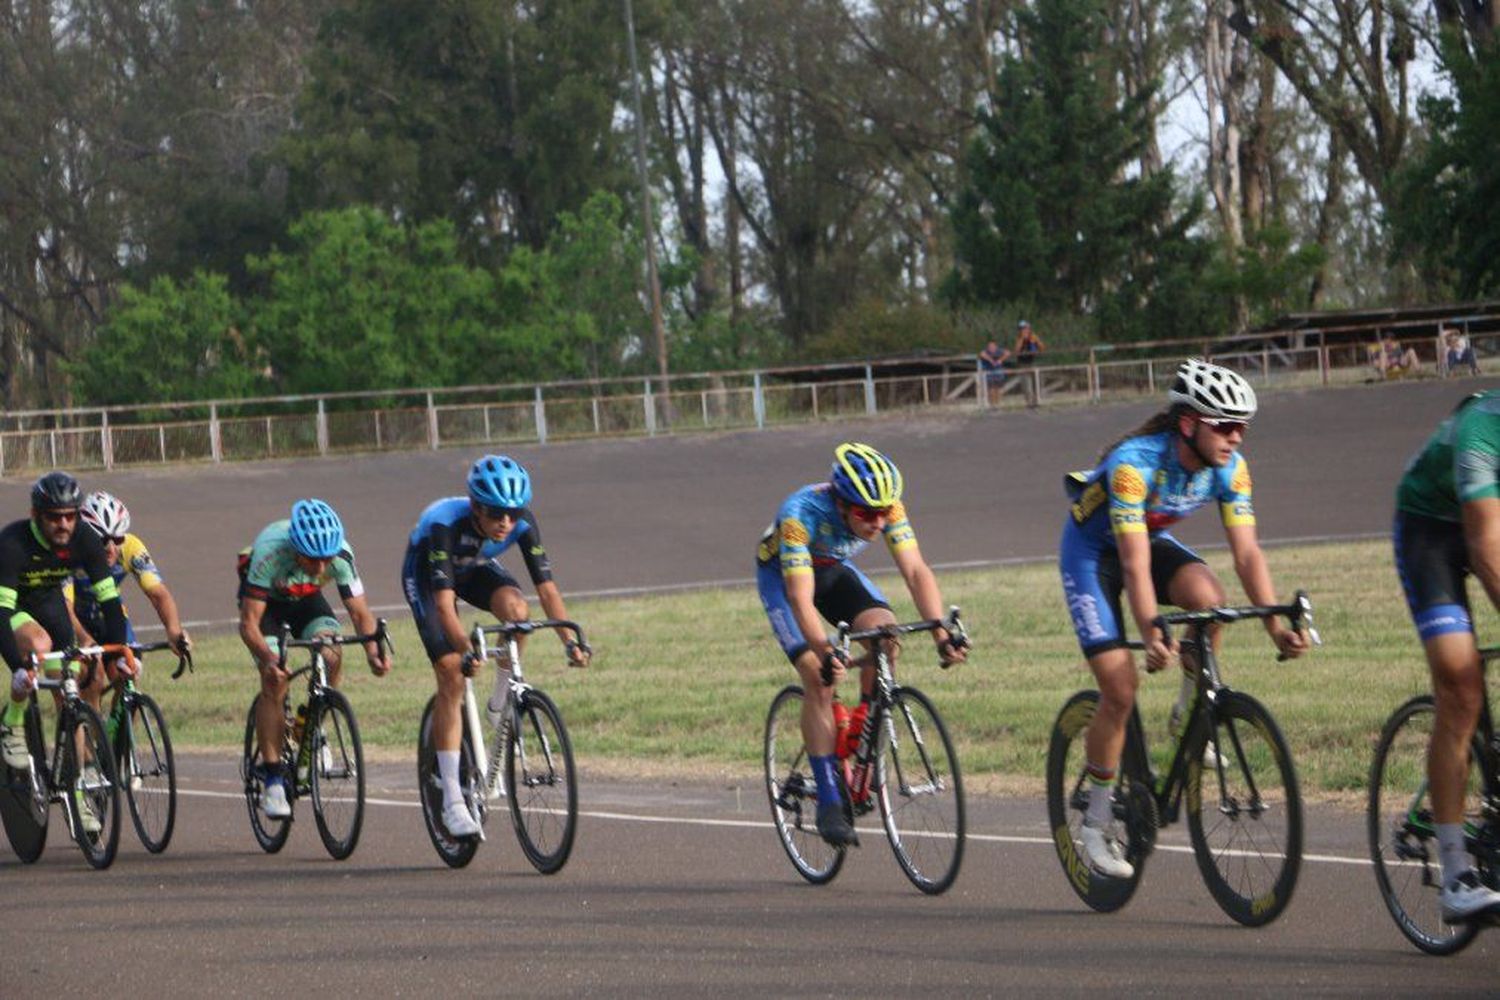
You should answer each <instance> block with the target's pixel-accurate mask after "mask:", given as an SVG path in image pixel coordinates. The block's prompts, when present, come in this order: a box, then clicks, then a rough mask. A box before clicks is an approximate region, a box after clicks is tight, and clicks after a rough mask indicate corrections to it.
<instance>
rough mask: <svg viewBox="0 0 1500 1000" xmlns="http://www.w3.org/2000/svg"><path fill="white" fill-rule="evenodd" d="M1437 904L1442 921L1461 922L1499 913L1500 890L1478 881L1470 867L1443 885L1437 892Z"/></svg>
mask: <svg viewBox="0 0 1500 1000" xmlns="http://www.w3.org/2000/svg"><path fill="white" fill-rule="evenodd" d="M1438 904H1439V905H1440V906H1441V907H1442V908H1443V920H1444V921H1446V922H1447V923H1450V924H1462V923H1467V922H1468V921H1470V920H1474V919H1475V918H1477V917H1484V916H1490V915H1492V914H1497V913H1500V892H1496V891H1495V890H1494V889H1491V888H1490V887H1489V886H1487V885H1485V884H1484V883H1483V882H1482V881H1480V879H1479V873H1478V872H1476V871H1475V870H1474V869H1472V868H1470V869H1469V870H1468V871H1466V872H1464V873H1463V874H1462V875H1460V876H1458V878H1456V879H1454V880H1453V881H1451V882H1449V883H1448V884H1447V885H1445V886H1443V891H1442V892H1440V893H1438Z"/></svg>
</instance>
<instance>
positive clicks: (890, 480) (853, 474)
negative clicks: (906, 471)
mask: <svg viewBox="0 0 1500 1000" xmlns="http://www.w3.org/2000/svg"><path fill="white" fill-rule="evenodd" d="M828 481H829V482H830V483H831V484H832V485H833V492H834V493H835V494H837V495H838V497H839V498H840V499H842V500H845V501H847V502H848V503H854V504H859V505H860V506H861V507H889V506H891V504H893V503H895V502H896V501H897V500H900V499H901V472H900V470H899V469H897V468H896V463H894V462H892V461H891V460H890V459H888V458H886V457H885V456H884V455H882V454H881V453H880V452H878V451H876V450H875V449H874V448H871V447H870V446H869V445H867V444H860V443H859V442H857V441H846V442H844V443H843V444H841V445H839V446H838V447H837V448H835V449H833V471H832V472H831V473H830V475H829V477H828Z"/></svg>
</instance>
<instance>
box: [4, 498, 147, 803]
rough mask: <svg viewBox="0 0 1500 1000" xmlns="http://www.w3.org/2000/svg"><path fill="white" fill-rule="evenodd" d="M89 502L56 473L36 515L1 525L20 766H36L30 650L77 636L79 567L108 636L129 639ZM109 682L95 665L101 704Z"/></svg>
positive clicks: (9, 728) (9, 712)
mask: <svg viewBox="0 0 1500 1000" xmlns="http://www.w3.org/2000/svg"><path fill="white" fill-rule="evenodd" d="M82 501H83V493H82V491H81V490H80V489H79V488H78V481H77V480H76V479H74V478H73V477H72V476H70V475H68V474H67V473H66V472H49V473H47V474H46V475H45V476H43V477H41V478H40V479H38V480H37V481H36V482H35V483H34V484H33V485H32V487H31V517H29V518H27V519H26V520H22V521H15V522H13V523H11V524H9V525H7V526H6V527H5V529H4V530H0V657H3V658H4V660H5V664H6V666H8V667H9V668H10V669H11V672H12V673H11V684H10V700H9V701H8V702H7V703H6V706H5V713H4V716H3V719H0V752H3V755H4V759H5V763H6V764H8V765H10V767H11V768H13V769H17V770H24V769H26V768H27V767H29V766H30V758H29V756H28V755H27V752H26V736H25V732H24V726H25V718H26V702H27V699H28V698H29V696H30V694H31V691H32V688H33V687H35V685H36V676H35V674H34V672H33V671H32V669H31V662H30V656H31V654H33V653H36V654H38V655H40V654H43V653H49V652H51V651H52V650H54V649H59V648H63V647H66V646H70V645H72V644H73V641H74V634H73V622H72V619H71V617H70V616H69V614H68V606H67V603H66V602H65V601H64V600H63V592H62V587H63V583H64V582H66V581H67V580H68V579H69V578H70V577H71V576H72V575H73V571H74V569H81V570H83V572H84V574H85V575H86V576H87V578H88V583H89V589H90V591H91V592H92V593H93V595H94V599H95V600H96V601H97V602H98V605H99V610H100V613H101V614H102V615H103V620H104V641H106V642H124V641H125V613H124V611H123V609H122V608H121V607H120V592H119V589H118V588H117V587H116V586H115V579H114V576H113V575H112V574H111V573H110V571H109V562H108V560H107V559H106V558H105V554H104V543H103V542H102V541H101V540H100V539H99V536H98V535H96V534H95V533H94V532H92V531H79V530H78V528H79V525H78V508H79V505H80V504H81V503H82ZM119 666H123V665H122V664H121V665H119ZM103 687H104V672H103V671H95V672H94V678H93V683H92V684H91V685H90V687H89V689H88V690H87V691H86V692H85V696H86V697H88V698H89V700H90V701H91V703H92V704H93V705H95V707H97V706H98V704H99V696H100V693H101V692H102V691H103ZM85 822H87V820H85Z"/></svg>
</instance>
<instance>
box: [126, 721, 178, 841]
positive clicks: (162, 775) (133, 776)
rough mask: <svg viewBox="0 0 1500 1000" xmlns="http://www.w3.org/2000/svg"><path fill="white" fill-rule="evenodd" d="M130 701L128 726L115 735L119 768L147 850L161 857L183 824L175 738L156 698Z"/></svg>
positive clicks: (131, 813) (138, 833)
mask: <svg viewBox="0 0 1500 1000" xmlns="http://www.w3.org/2000/svg"><path fill="white" fill-rule="evenodd" d="M129 697H130V708H129V711H128V712H127V714H126V716H125V724H124V725H123V726H121V727H120V728H119V729H118V730H117V731H116V732H115V762H116V765H115V770H116V772H117V773H118V774H119V775H120V782H121V783H122V784H123V785H124V786H125V799H126V801H127V802H128V803H129V804H130V821H131V822H132V823H133V824H135V832H136V836H138V837H140V838H141V844H142V845H143V846H144V847H145V848H146V850H148V851H150V852H151V853H152V854H160V853H161V852H162V851H165V850H166V849H167V844H169V843H171V840H172V828H173V827H174V826H175V825H176V822H177V768H176V763H175V761H174V760H173V757H172V737H171V736H170V735H169V734H168V733H167V720H166V719H165V718H163V717H162V714H161V708H160V707H158V706H157V704H156V701H155V699H153V698H152V697H151V696H150V695H148V694H144V693H142V692H139V691H137V692H134V693H132V694H131V695H130V696H129Z"/></svg>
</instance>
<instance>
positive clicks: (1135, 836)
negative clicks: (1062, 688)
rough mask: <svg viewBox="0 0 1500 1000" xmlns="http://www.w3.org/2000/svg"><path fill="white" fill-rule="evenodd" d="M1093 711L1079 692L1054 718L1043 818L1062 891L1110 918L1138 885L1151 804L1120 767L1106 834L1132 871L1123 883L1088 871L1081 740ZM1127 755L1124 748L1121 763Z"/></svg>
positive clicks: (1094, 697) (1088, 695) (1092, 698)
mask: <svg viewBox="0 0 1500 1000" xmlns="http://www.w3.org/2000/svg"><path fill="white" fill-rule="evenodd" d="M1098 707H1099V692H1098V691H1079V692H1078V693H1077V694H1075V695H1073V697H1071V698H1069V699H1068V700H1067V701H1066V702H1064V703H1063V707H1062V711H1060V712H1058V713H1057V720H1056V721H1055V722H1054V723H1053V724H1052V739H1051V742H1050V743H1049V744H1048V747H1047V818H1048V821H1049V822H1050V823H1051V826H1052V844H1053V846H1054V847H1055V848H1056V850H1057V860H1058V861H1060V862H1061V863H1062V868H1063V874H1064V875H1066V876H1067V877H1068V885H1070V886H1072V888H1073V891H1074V892H1076V893H1077V894H1078V898H1079V899H1081V900H1083V901H1084V902H1085V903H1087V904H1088V905H1089V906H1090V907H1091V908H1093V909H1095V910H1098V911H1099V912H1101V913H1112V912H1113V911H1115V910H1118V909H1119V908H1120V907H1122V906H1124V905H1125V904H1126V903H1128V902H1130V897H1131V896H1133V895H1135V890H1136V887H1137V886H1139V885H1140V884H1141V873H1142V872H1143V871H1144V870H1145V867H1146V858H1147V857H1149V856H1150V853H1151V848H1152V846H1153V844H1154V843H1155V835H1156V803H1155V799H1153V798H1152V794H1151V789H1150V788H1147V787H1145V786H1144V785H1142V784H1139V783H1137V782H1136V781H1135V779H1134V778H1133V777H1132V776H1131V774H1130V773H1129V771H1127V770H1126V769H1125V768H1124V767H1123V766H1122V767H1121V768H1120V778H1119V783H1118V784H1117V785H1116V786H1115V788H1114V791H1113V796H1112V798H1113V805H1112V808H1111V813H1112V815H1111V818H1110V822H1109V826H1108V829H1107V830H1106V833H1107V834H1108V835H1109V836H1110V837H1112V838H1113V839H1114V840H1115V841H1117V842H1118V843H1120V844H1122V845H1123V846H1124V849H1125V860H1126V861H1129V862H1130V864H1131V867H1132V868H1133V869H1134V870H1133V872H1132V873H1131V875H1130V877H1129V878H1115V877H1114V876H1111V875H1105V874H1102V873H1100V872H1096V871H1094V869H1093V868H1092V867H1091V866H1090V865H1089V862H1088V854H1087V853H1086V852H1085V851H1084V848H1083V840H1082V837H1083V833H1082V830H1083V818H1084V814H1085V812H1086V811H1087V810H1088V804H1089V782H1088V778H1087V776H1086V774H1085V766H1086V765H1087V763H1088V754H1087V753H1086V752H1085V750H1084V734H1085V733H1086V732H1087V731H1088V728H1089V723H1091V722H1092V721H1093V719H1094V712H1095V711H1097V710H1098ZM1131 752H1132V751H1131V749H1130V748H1129V746H1127V748H1126V756H1127V758H1128V757H1129V756H1130V754H1131Z"/></svg>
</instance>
